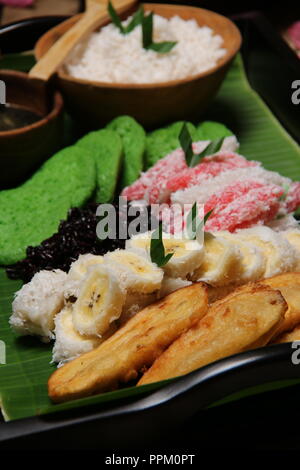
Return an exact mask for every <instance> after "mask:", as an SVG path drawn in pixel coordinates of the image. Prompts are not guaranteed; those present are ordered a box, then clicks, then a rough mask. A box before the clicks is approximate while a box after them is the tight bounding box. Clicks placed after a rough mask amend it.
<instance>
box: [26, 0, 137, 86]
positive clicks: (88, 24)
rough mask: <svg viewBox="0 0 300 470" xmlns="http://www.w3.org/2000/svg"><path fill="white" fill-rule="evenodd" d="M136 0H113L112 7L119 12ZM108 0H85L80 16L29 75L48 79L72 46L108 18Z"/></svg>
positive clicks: (126, 8) (44, 79)
mask: <svg viewBox="0 0 300 470" xmlns="http://www.w3.org/2000/svg"><path fill="white" fill-rule="evenodd" d="M136 2H137V0H114V2H113V4H114V8H115V9H116V11H117V12H118V13H119V14H120V13H123V12H124V11H126V10H128V9H129V8H130V7H132V6H133V5H134V4H135V3H136ZM107 5H108V0H86V7H87V8H86V11H85V13H84V14H83V16H82V18H81V19H80V20H79V21H78V22H77V23H76V24H75V25H74V26H73V27H72V28H71V29H69V30H68V31H67V32H66V33H65V34H64V35H63V36H62V37H61V38H60V39H58V41H56V42H55V43H54V45H53V46H52V47H51V49H49V51H48V52H47V53H46V54H45V55H44V56H43V57H42V58H41V59H40V60H39V61H38V63H37V64H36V65H35V66H34V67H33V68H32V69H31V70H30V72H29V76H30V77H32V78H35V79H39V80H43V81H48V80H49V78H50V77H51V76H52V75H53V74H54V73H55V72H56V70H57V69H58V68H59V67H60V66H61V65H62V64H63V63H64V61H65V60H66V58H67V57H68V55H69V54H70V52H71V51H72V50H73V48H74V46H76V44H78V43H79V42H80V41H82V40H83V39H84V38H85V37H86V36H87V35H88V34H90V33H91V32H92V31H93V30H94V29H96V28H97V26H99V25H100V24H101V22H102V21H103V20H106V19H109V14H108V11H107Z"/></svg>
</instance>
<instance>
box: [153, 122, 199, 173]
mask: <svg viewBox="0 0 300 470" xmlns="http://www.w3.org/2000/svg"><path fill="white" fill-rule="evenodd" d="M183 123H184V121H178V122H174V123H173V124H171V125H170V126H168V127H164V128H163V129H158V130H156V131H153V132H151V133H150V134H148V135H147V140H146V166H147V168H150V167H151V166H153V165H154V164H155V163H156V162H157V161H158V160H160V159H161V158H163V157H165V156H166V155H168V154H169V153H171V152H172V151H173V150H175V149H177V148H178V147H180V143H179V140H178V136H179V133H180V131H181V129H182V126H183ZM187 126H188V129H189V131H190V134H191V136H192V138H193V139H195V136H196V128H195V126H194V125H193V124H192V123H191V122H188V123H187ZM196 140H197V139H196Z"/></svg>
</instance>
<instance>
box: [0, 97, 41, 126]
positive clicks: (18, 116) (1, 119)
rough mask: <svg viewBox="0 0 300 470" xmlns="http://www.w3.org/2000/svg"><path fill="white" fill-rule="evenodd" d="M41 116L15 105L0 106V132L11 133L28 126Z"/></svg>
mask: <svg viewBox="0 0 300 470" xmlns="http://www.w3.org/2000/svg"><path fill="white" fill-rule="evenodd" d="M42 118H43V116H42V115H41V114H38V113H36V112H34V111H32V110H31V109H28V108H23V107H22V106H18V105H15V104H9V103H7V104H1V105H0V132H7V131H12V130H14V129H19V128H21V127H25V126H29V125H30V124H34V123H35V122H37V121H39V120H40V119H42Z"/></svg>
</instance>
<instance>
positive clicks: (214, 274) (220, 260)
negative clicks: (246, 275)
mask: <svg viewBox="0 0 300 470" xmlns="http://www.w3.org/2000/svg"><path fill="white" fill-rule="evenodd" d="M240 270H241V254H240V251H239V250H238V249H237V248H236V247H235V245H234V244H233V243H230V242H229V241H228V240H226V239H225V238H223V237H219V236H214V235H212V234H211V233H208V232H205V236H204V259H203V262H202V264H201V266H200V267H199V268H198V269H196V270H195V271H194V273H193V274H192V275H191V276H190V279H191V280H193V281H204V282H207V283H208V284H210V285H212V286H225V285H227V284H230V283H231V282H233V281H234V280H236V279H239V277H240Z"/></svg>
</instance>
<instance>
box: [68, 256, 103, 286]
mask: <svg viewBox="0 0 300 470" xmlns="http://www.w3.org/2000/svg"><path fill="white" fill-rule="evenodd" d="M102 263H104V259H103V256H98V255H92V254H91V253H87V254H86V255H79V257H78V259H77V260H76V261H74V263H72V264H71V267H70V270H69V273H68V277H69V279H73V280H74V281H75V280H80V279H82V277H83V276H84V275H85V274H86V272H87V270H88V268H89V267H90V266H92V265H94V264H102Z"/></svg>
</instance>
